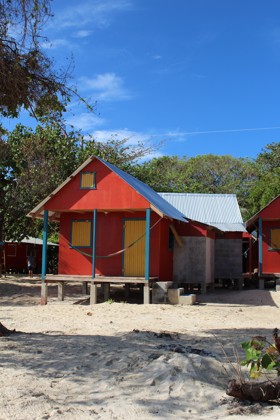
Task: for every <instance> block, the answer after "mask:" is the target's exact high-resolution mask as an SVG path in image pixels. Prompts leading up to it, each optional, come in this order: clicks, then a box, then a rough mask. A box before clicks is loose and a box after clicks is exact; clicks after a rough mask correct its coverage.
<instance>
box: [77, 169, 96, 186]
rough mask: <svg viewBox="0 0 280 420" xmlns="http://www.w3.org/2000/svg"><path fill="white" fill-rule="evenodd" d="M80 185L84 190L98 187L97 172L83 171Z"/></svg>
mask: <svg viewBox="0 0 280 420" xmlns="http://www.w3.org/2000/svg"><path fill="white" fill-rule="evenodd" d="M80 177H81V178H80V187H81V189H83V190H95V189H96V173H95V172H81V175H80Z"/></svg>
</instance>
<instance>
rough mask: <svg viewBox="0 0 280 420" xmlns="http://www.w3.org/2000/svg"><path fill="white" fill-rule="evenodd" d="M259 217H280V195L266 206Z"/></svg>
mask: <svg viewBox="0 0 280 420" xmlns="http://www.w3.org/2000/svg"><path fill="white" fill-rule="evenodd" d="M259 217H262V218H263V219H278V220H279V219H280V196H279V197H277V198H276V199H275V200H274V201H272V203H270V204H269V205H268V206H267V207H265V208H264V209H263V210H262V211H261V212H260V213H259Z"/></svg>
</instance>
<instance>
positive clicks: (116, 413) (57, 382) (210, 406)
mask: <svg viewBox="0 0 280 420" xmlns="http://www.w3.org/2000/svg"><path fill="white" fill-rule="evenodd" d="M49 289H50V299H49V303H48V305H46V306H41V305H40V304H39V303H40V285H39V283H36V282H27V281H22V280H20V279H15V278H10V277H9V278H6V279H5V278H2V279H0V322H2V323H3V324H4V325H5V326H6V327H7V328H10V329H14V328H15V329H16V331H17V332H18V333H17V334H14V335H11V336H9V337H2V338H0V348H1V353H0V386H1V393H0V419H28V420H29V419H69V420H72V419H91V418H94V419H138V420H144V419H145V420H148V419H206V418H207V419H231V420H235V419H244V418H250V419H255V418H260V416H261V418H262V419H266V418H267V419H279V418H280V407H279V406H278V405H266V404H250V403H240V402H237V401H236V400H234V399H233V398H231V397H228V396H227V395H226V393H225V389H226V385H227V382H228V380H229V379H230V378H234V377H235V376H236V374H235V372H234V370H233V368H232V365H231V363H230V362H232V361H235V359H236V358H235V356H234V349H237V351H238V352H239V353H240V357H241V358H242V356H243V355H242V349H241V347H240V342H241V341H245V340H247V339H249V338H250V337H252V336H253V335H256V334H258V335H264V336H267V338H269V339H271V333H272V330H273V328H275V327H280V325H279V322H280V321H279V315H280V310H279V306H280V292H277V293H276V292H274V291H269V290H264V291H261V290H255V289H254V290H243V291H241V292H238V291H233V290H226V291H216V292H215V293H211V294H209V295H207V296H204V297H202V296H200V297H199V303H198V304H197V305H193V306H181V305H177V306H171V305H167V304H166V305H143V304H137V303H127V302H122V300H124V297H123V293H122V291H117V292H116V293H115V294H113V295H112V300H110V302H109V301H108V302H105V303H99V304H97V305H95V306H92V307H90V306H89V303H88V301H87V300H85V298H84V297H83V296H82V295H81V293H80V289H81V287H80V286H74V285H73V286H69V287H68V286H67V288H66V299H65V301H64V302H58V301H57V298H56V287H55V286H52V287H50V288H49ZM137 297H140V299H141V295H140V296H137V292H135V296H133V298H134V300H133V301H136V300H137ZM224 352H226V354H227V357H226V356H225V354H224Z"/></svg>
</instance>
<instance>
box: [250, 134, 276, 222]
mask: <svg viewBox="0 0 280 420" xmlns="http://www.w3.org/2000/svg"><path fill="white" fill-rule="evenodd" d="M256 177H257V179H256V182H255V184H254V186H253V187H252V189H251V191H250V196H249V206H250V213H251V214H250V216H252V215H253V214H255V213H257V212H258V211H259V210H260V209H262V208H263V207H264V206H266V205H267V204H268V203H269V202H270V201H271V200H273V199H274V198H275V197H277V196H278V195H279V194H280V142H274V143H271V144H268V145H267V146H266V147H265V148H264V149H263V150H262V151H261V153H260V154H259V155H258V157H257V159H256Z"/></svg>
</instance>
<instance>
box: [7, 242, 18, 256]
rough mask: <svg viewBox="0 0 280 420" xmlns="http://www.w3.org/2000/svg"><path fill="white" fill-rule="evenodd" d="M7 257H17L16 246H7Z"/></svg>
mask: <svg viewBox="0 0 280 420" xmlns="http://www.w3.org/2000/svg"><path fill="white" fill-rule="evenodd" d="M6 246H7V256H8V257H16V256H17V246H16V244H7V245H6Z"/></svg>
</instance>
